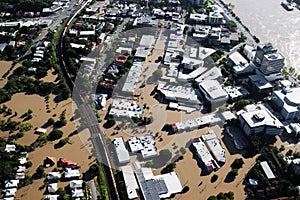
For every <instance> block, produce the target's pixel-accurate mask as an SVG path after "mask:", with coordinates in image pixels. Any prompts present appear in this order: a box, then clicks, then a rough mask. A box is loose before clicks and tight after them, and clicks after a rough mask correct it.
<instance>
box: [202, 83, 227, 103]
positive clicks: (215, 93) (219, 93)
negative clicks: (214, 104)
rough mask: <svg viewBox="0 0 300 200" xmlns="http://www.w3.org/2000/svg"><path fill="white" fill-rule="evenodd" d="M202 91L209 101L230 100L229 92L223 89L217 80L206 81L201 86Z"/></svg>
mask: <svg viewBox="0 0 300 200" xmlns="http://www.w3.org/2000/svg"><path fill="white" fill-rule="evenodd" d="M199 86H200V89H202V91H204V92H205V93H206V96H207V97H208V99H209V100H216V99H221V98H228V94H227V92H226V91H225V90H224V89H223V88H222V86H221V85H220V83H219V82H218V81H217V80H204V81H202V82H201V83H200V84H199Z"/></svg>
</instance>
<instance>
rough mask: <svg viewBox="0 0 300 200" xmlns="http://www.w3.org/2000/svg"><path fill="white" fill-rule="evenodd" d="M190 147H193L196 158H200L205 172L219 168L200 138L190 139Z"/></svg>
mask: <svg viewBox="0 0 300 200" xmlns="http://www.w3.org/2000/svg"><path fill="white" fill-rule="evenodd" d="M192 147H193V148H194V150H195V153H196V155H197V157H198V159H200V161H201V163H202V164H203V165H204V169H205V170H206V172H211V171H214V170H215V171H216V170H218V169H220V166H219V165H218V163H217V162H216V161H215V160H214V158H213V157H212V155H211V153H210V152H209V150H208V148H207V146H206V145H205V143H204V142H203V141H202V140H201V138H194V139H192Z"/></svg>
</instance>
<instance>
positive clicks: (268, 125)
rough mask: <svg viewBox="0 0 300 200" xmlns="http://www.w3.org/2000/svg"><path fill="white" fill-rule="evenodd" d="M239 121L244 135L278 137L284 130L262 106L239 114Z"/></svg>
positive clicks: (275, 118)
mask: <svg viewBox="0 0 300 200" xmlns="http://www.w3.org/2000/svg"><path fill="white" fill-rule="evenodd" d="M239 121H240V124H241V127H242V130H243V131H244V133H245V134H246V135H250V134H268V135H280V134H281V133H282V131H283V128H284V126H283V124H282V123H281V122H280V121H279V120H278V119H277V117H275V116H274V115H273V114H272V113H271V112H270V111H269V110H268V109H267V108H266V107H264V106H263V105H258V106H256V109H255V110H252V111H248V112H243V113H241V114H240V115H239Z"/></svg>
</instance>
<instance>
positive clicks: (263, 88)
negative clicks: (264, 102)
mask: <svg viewBox="0 0 300 200" xmlns="http://www.w3.org/2000/svg"><path fill="white" fill-rule="evenodd" d="M249 88H250V90H251V91H252V92H253V93H256V94H261V95H264V94H270V93H271V92H272V90H273V86H272V85H271V83H269V81H267V80H266V79H265V77H264V76H263V75H259V74H256V75H251V76H249Z"/></svg>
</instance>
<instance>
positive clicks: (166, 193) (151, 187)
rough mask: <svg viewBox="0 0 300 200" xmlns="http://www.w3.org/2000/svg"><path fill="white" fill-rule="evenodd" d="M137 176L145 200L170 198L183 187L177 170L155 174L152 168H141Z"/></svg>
mask: <svg viewBox="0 0 300 200" xmlns="http://www.w3.org/2000/svg"><path fill="white" fill-rule="evenodd" d="M136 177H137V180H138V182H139V185H140V190H141V193H142V195H143V197H144V199H145V200H154V199H155V200H159V199H164V198H169V197H170V196H171V195H172V194H176V193H179V192H181V191H182V189H183V188H182V185H181V183H180V180H179V178H178V176H177V174H176V173H175V172H171V173H167V174H161V175H157V176H154V175H153V173H152V169H151V168H139V169H137V171H136Z"/></svg>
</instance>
